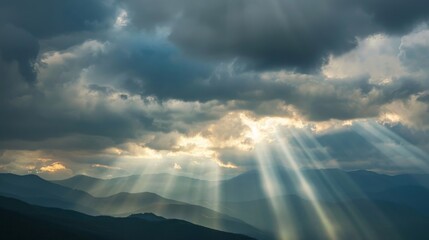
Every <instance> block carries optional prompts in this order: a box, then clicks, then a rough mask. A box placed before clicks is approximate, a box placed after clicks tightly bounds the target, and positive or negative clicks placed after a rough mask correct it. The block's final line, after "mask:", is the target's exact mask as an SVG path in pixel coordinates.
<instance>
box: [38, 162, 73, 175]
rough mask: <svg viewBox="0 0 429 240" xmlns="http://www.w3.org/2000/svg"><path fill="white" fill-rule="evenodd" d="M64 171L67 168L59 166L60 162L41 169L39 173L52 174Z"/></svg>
mask: <svg viewBox="0 0 429 240" xmlns="http://www.w3.org/2000/svg"><path fill="white" fill-rule="evenodd" d="M66 169H67V168H66V167H65V166H64V165H63V164H61V163H60V162H54V163H52V164H50V165H48V166H44V167H41V168H40V171H41V172H49V173H54V172H58V171H63V170H66Z"/></svg>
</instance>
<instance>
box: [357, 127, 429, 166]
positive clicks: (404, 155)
mask: <svg viewBox="0 0 429 240" xmlns="http://www.w3.org/2000/svg"><path fill="white" fill-rule="evenodd" d="M353 127H354V129H355V131H356V132H357V133H358V134H360V135H361V136H362V137H363V138H365V139H366V140H367V141H368V142H369V143H371V144H372V145H373V146H374V147H375V148H376V149H377V150H379V151H380V152H381V153H382V154H383V155H385V156H386V157H387V158H388V160H389V161H392V162H393V163H395V164H396V165H397V166H401V167H415V168H416V169H420V170H424V171H426V172H427V171H429V164H428V163H429V157H428V156H427V154H426V153H424V152H423V151H422V150H420V149H419V148H417V147H415V146H413V145H411V144H410V143H409V142H408V141H406V140H405V139H403V138H402V137H400V136H398V135H397V134H395V133H393V132H392V131H390V130H389V129H387V128H386V127H384V126H381V125H380V124H378V123H376V122H373V121H371V122H356V123H354V124H353Z"/></svg>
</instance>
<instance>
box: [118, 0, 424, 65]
mask: <svg viewBox="0 0 429 240" xmlns="http://www.w3.org/2000/svg"><path fill="white" fill-rule="evenodd" d="M122 2H124V4H125V5H126V6H128V10H129V13H130V18H131V20H132V23H133V24H134V25H136V26H139V27H142V28H145V29H151V28H152V29H153V28H155V27H156V26H164V25H168V26H169V27H171V31H172V32H171V35H170V39H171V40H172V41H173V42H175V43H176V44H177V45H178V46H180V47H181V48H183V49H185V50H186V51H187V52H189V53H192V54H196V55H200V56H205V57H214V58H225V57H226V58H231V57H239V58H241V59H244V60H245V61H246V62H247V64H249V65H250V66H253V67H255V66H256V67H258V68H260V67H262V68H272V67H290V68H295V69H300V70H309V69H314V67H316V66H320V65H321V64H322V63H323V62H324V61H325V60H326V57H327V56H328V55H329V54H339V53H343V52H345V51H348V50H350V49H351V48H353V47H354V46H355V45H356V37H366V36H368V35H371V34H374V33H379V32H381V33H388V34H390V33H393V34H396V33H404V32H406V31H409V30H411V29H412V28H413V27H415V26H416V24H418V23H421V22H422V21H425V20H427V19H428V16H429V3H427V1H425V0H412V1H411V2H410V1H405V0H394V1H389V0H364V1H356V0H323V1H313V0H304V1H289V0H280V1H259V0H234V1H229V0H220V1H199V0H179V1H174V3H173V4H171V1H152V0H145V1H134V0H128V1H127V0H124V1H122ZM140 13H141V14H140ZM144 13H146V14H144Z"/></svg>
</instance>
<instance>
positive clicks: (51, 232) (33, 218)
mask: <svg viewBox="0 0 429 240" xmlns="http://www.w3.org/2000/svg"><path fill="white" fill-rule="evenodd" d="M0 225H1V226H2V231H1V233H0V234H1V235H0V236H1V238H2V239H251V238H249V237H246V236H243V235H238V234H231V233H226V232H221V231H216V230H212V229H209V228H205V227H201V226H197V225H194V224H191V223H189V222H185V221H181V220H162V219H160V220H159V221H152V220H146V219H144V218H141V217H127V218H113V217H92V216H88V215H85V214H81V213H78V212H74V211H68V210H61V209H55V208H45V207H37V206H33V205H29V204H26V203H24V202H21V201H19V200H16V199H12V198H5V197H0Z"/></svg>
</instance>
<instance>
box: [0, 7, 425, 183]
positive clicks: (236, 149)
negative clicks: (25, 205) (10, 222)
mask: <svg viewBox="0 0 429 240" xmlns="http://www.w3.org/2000/svg"><path fill="white" fill-rule="evenodd" d="M428 20H429V2H428V1H427V0H359V1H358V0H317V1H316V0H299V1H298V0H217V1H211V0H175V1H167V0H62V1H57V0H40V1H34V0H0V172H11V173H17V174H29V173H30V174H39V175H41V176H43V177H46V178H49V179H61V178H67V177H71V176H73V175H76V174H86V175H91V176H97V177H117V176H125V175H131V174H142V173H157V172H170V173H175V174H179V175H188V176H193V177H199V178H213V177H228V176H234V175H237V174H240V173H243V172H246V171H249V170H252V169H255V168H257V167H258V164H260V163H259V160H258V159H257V158H258V153H257V152H258V151H257V149H258V148H260V147H261V146H262V147H263V148H265V149H266V150H267V151H269V152H270V153H271V154H270V158H273V159H274V160H275V161H274V164H273V165H274V166H272V167H275V165H277V164H285V165H287V164H288V163H287V162H284V161H283V160H282V159H283V158H282V157H283V156H282V151H281V148H282V146H283V145H282V144H284V143H286V145H287V147H288V148H290V149H291V150H292V152H293V156H294V158H295V159H296V161H297V163H298V165H299V167H302V168H313V167H317V168H340V169H344V170H357V169H366V170H372V171H377V172H383V173H389V174H400V173H409V172H413V173H416V172H427V171H428V170H429V168H428V166H427V163H428V161H429V79H428V77H429V26H428V24H429V21H428ZM262 160H263V159H262ZM310 160H314V161H310ZM262 162H263V161H262ZM272 163H273V161H266V164H272Z"/></svg>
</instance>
